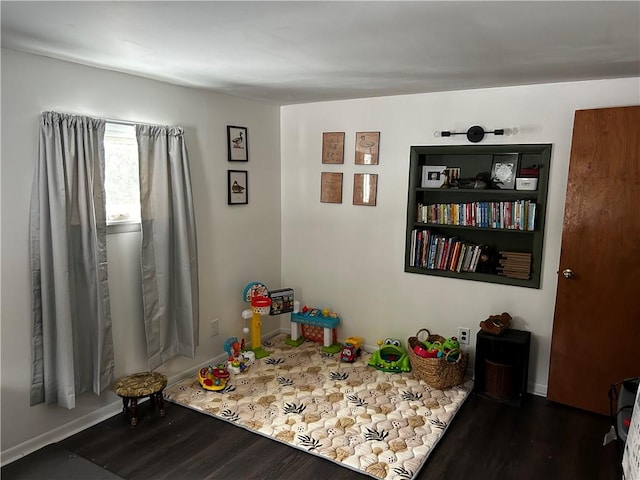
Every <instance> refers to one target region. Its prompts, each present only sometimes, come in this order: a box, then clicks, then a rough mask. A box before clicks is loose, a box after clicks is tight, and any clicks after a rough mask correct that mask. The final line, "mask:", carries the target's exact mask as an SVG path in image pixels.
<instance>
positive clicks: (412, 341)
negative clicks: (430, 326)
mask: <svg viewBox="0 0 640 480" xmlns="http://www.w3.org/2000/svg"><path fill="white" fill-rule="evenodd" d="M422 332H426V333H427V341H429V342H435V341H439V342H441V343H444V341H445V338H444V337H442V336H441V335H433V334H431V332H429V330H427V329H426V328H423V329H421V330H418V333H416V336H415V337H409V341H408V345H409V348H407V353H408V354H409V360H411V373H412V374H413V376H414V377H416V378H418V379H419V380H423V381H424V382H426V383H427V384H428V385H429V386H430V387H432V388H437V389H438V390H442V389H445V388H449V387H453V386H455V385H460V384H461V383H462V382H463V381H464V374H465V371H466V370H467V364H468V363H469V354H468V353H464V352H461V351H458V350H451V351H450V352H449V353H447V355H446V356H444V357H440V358H423V357H420V356H419V355H416V354H415V352H414V351H413V348H414V347H415V346H416V345H417V344H418V343H422V342H421V341H420V340H419V339H418V337H419V336H420V333H422ZM456 352H457V353H459V355H458V358H457V359H456V361H455V362H452V361H450V360H449V359H448V357H449V356H450V355H452V354H453V353H456Z"/></svg>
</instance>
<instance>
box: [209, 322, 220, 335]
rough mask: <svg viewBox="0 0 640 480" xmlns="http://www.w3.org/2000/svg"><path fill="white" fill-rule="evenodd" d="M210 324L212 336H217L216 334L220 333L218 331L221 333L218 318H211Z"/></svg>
mask: <svg viewBox="0 0 640 480" xmlns="http://www.w3.org/2000/svg"><path fill="white" fill-rule="evenodd" d="M209 326H210V327H211V338H213V337H215V336H216V335H218V333H220V332H219V331H218V326H219V322H218V319H217V318H214V319H213V320H211V321H210V322H209Z"/></svg>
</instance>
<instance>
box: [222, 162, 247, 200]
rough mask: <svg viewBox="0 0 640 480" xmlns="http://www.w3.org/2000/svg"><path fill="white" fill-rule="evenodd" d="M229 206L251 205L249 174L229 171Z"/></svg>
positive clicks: (240, 171) (242, 171) (243, 171)
mask: <svg viewBox="0 0 640 480" xmlns="http://www.w3.org/2000/svg"><path fill="white" fill-rule="evenodd" d="M227 184H228V185H227V190H228V192H227V204H228V205H246V204H247V203H249V172H247V171H246V170H227Z"/></svg>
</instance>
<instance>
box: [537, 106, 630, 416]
mask: <svg viewBox="0 0 640 480" xmlns="http://www.w3.org/2000/svg"><path fill="white" fill-rule="evenodd" d="M567 270H571V271H572V272H573V276H571V273H570V272H566V271H567ZM563 272H564V273H563ZM558 275H559V278H558V293H557V297H556V306H555V315H554V320H553V337H552V340H551V361H550V368H549V385H548V391H547V398H548V399H549V400H553V401H556V402H559V403H563V404H566V405H571V406H574V407H578V408H581V409H584V410H588V411H591V412H596V413H602V414H607V415H608V414H609V399H608V396H607V392H608V390H609V386H610V385H611V384H615V383H618V382H620V381H622V380H623V379H625V378H629V377H636V376H640V106H634V107H620V108H604V109H597V110H579V111H577V112H576V113H575V119H574V127H573V141H572V145H571V163H570V164H569V181H568V185H567V200H566V205H565V212H564V226H563V231H562V252H561V255H560V265H559V271H558ZM565 275H566V277H570V278H566V277H565Z"/></svg>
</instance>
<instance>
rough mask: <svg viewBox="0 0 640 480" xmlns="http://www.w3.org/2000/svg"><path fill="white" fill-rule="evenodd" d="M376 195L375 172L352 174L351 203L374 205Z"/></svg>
mask: <svg viewBox="0 0 640 480" xmlns="http://www.w3.org/2000/svg"><path fill="white" fill-rule="evenodd" d="M377 196H378V175H377V174H375V173H354V174H353V204H354V205H365V206H368V207H375V206H376V197H377Z"/></svg>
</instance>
